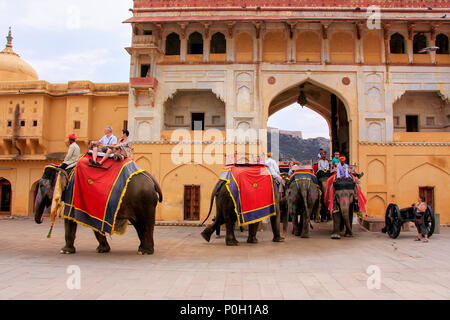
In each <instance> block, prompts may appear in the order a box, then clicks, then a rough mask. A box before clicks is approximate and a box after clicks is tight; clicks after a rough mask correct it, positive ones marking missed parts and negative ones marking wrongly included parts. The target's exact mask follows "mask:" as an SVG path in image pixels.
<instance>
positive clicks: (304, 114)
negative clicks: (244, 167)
mask: <svg viewBox="0 0 450 320" xmlns="http://www.w3.org/2000/svg"><path fill="white" fill-rule="evenodd" d="M267 125H268V126H269V127H274V128H279V129H281V130H290V131H302V133H303V137H304V138H306V139H307V138H315V137H325V138H330V131H329V127H328V123H327V121H326V120H325V119H324V118H323V117H322V116H321V115H320V114H318V113H317V112H315V111H313V110H311V109H308V108H302V107H300V105H299V104H297V103H295V104H293V105H290V106H288V107H286V108H284V109H282V110H280V111H278V112H276V113H275V114H273V115H272V116H271V117H270V118H269V121H268V122H267Z"/></svg>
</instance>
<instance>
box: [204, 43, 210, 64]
mask: <svg viewBox="0 0 450 320" xmlns="http://www.w3.org/2000/svg"><path fill="white" fill-rule="evenodd" d="M210 52H211V37H204V38H203V62H209V53H210Z"/></svg>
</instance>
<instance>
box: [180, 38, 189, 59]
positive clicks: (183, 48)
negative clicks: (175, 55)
mask: <svg viewBox="0 0 450 320" xmlns="http://www.w3.org/2000/svg"><path fill="white" fill-rule="evenodd" d="M186 54H187V39H186V37H183V38H181V41H180V62H186Z"/></svg>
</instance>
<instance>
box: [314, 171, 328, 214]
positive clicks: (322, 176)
mask: <svg viewBox="0 0 450 320" xmlns="http://www.w3.org/2000/svg"><path fill="white" fill-rule="evenodd" d="M331 175H332V173H331V172H330V171H323V170H320V171H318V172H317V174H316V176H317V180H319V186H320V190H321V191H322V194H321V196H320V212H319V216H320V220H321V221H322V222H326V221H329V220H331V215H330V212H329V211H328V210H327V206H326V204H325V193H326V190H327V182H328V179H329V178H330V177H331ZM317 221H318V219H317V218H316V222H317Z"/></svg>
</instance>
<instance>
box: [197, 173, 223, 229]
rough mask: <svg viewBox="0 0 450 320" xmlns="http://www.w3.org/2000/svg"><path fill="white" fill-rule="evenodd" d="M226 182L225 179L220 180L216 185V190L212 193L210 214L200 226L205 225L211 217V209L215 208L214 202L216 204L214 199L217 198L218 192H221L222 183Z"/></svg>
mask: <svg viewBox="0 0 450 320" xmlns="http://www.w3.org/2000/svg"><path fill="white" fill-rule="evenodd" d="M224 183H225V181H223V180H220V181H219V182H218V183H217V184H216V186H215V187H214V190H213V192H212V194H211V204H210V205H209V212H208V216H207V217H206V219H205V220H204V221H203V222H202V223H201V224H200V226H203V225H204V224H205V222H206V221H207V220H208V219H209V216H210V215H211V211H212V208H213V204H214V199H215V198H216V196H217V194H218V193H219V190H220V188H222V185H223V184H224Z"/></svg>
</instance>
